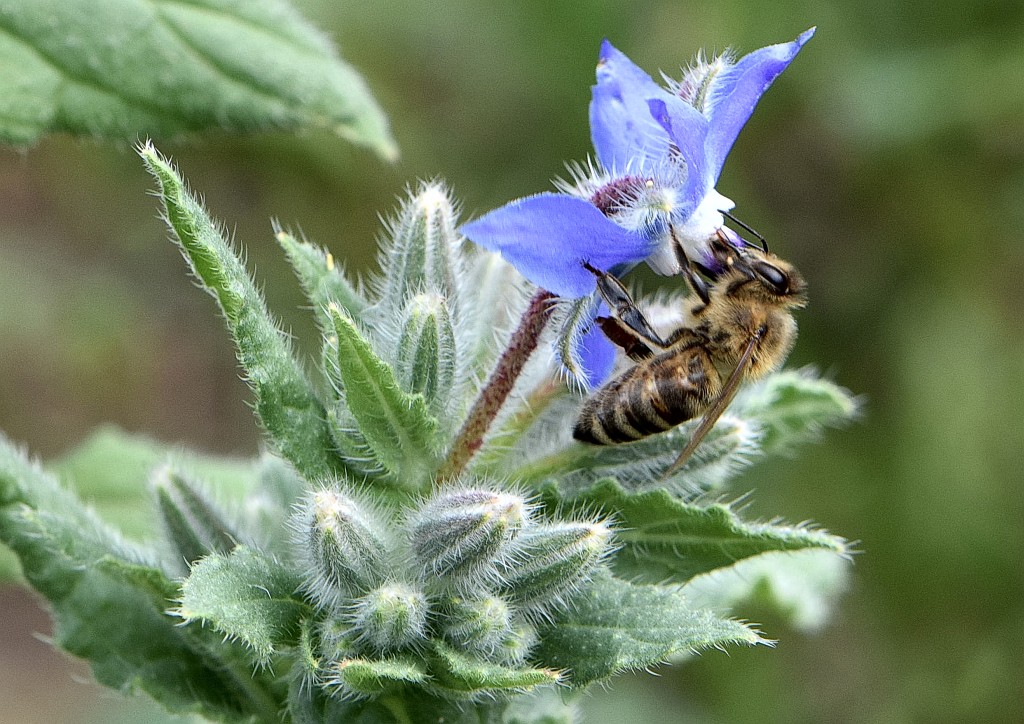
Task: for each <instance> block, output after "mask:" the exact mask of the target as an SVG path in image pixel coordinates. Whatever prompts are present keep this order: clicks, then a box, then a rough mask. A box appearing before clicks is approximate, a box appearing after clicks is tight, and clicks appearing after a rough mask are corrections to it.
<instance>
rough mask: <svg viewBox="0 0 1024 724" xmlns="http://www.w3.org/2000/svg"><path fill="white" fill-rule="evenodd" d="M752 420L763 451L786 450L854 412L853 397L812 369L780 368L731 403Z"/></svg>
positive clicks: (854, 414)
mask: <svg viewBox="0 0 1024 724" xmlns="http://www.w3.org/2000/svg"><path fill="white" fill-rule="evenodd" d="M733 404H734V406H735V408H736V409H739V410H741V411H742V412H741V414H742V415H743V417H745V418H748V419H751V420H753V421H754V422H755V423H756V424H757V426H758V428H759V430H760V432H761V435H760V438H761V447H762V448H763V449H764V450H765V451H766V452H772V453H775V452H782V453H785V452H788V451H790V450H791V449H792V448H794V447H796V446H797V445H799V444H800V443H803V442H807V441H809V440H814V439H815V438H817V437H818V436H820V434H821V430H822V429H823V428H825V427H835V426H837V425H841V424H842V423H844V422H847V421H849V420H851V419H853V418H855V417H856V416H857V412H858V408H859V406H858V403H857V400H856V398H854V397H853V396H851V395H850V393H849V392H848V391H847V390H845V389H843V388H842V387H840V386H839V385H837V384H835V383H834V382H831V381H829V380H825V379H822V378H820V377H818V376H817V375H816V373H815V372H814V371H813V370H807V369H805V370H783V371H781V372H777V373H775V374H773V375H769V376H768V377H766V378H765V379H764V380H762V381H761V382H759V383H757V384H753V385H749V386H747V387H746V388H744V389H743V390H742V391H741V393H740V395H739V396H738V397H737V399H736V401H735V402H734V403H733Z"/></svg>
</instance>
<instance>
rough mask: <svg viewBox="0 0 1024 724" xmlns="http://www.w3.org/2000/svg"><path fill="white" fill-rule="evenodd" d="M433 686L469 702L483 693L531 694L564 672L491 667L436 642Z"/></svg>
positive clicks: (558, 678)
mask: <svg viewBox="0 0 1024 724" xmlns="http://www.w3.org/2000/svg"><path fill="white" fill-rule="evenodd" d="M434 654H435V656H434V658H433V660H432V665H431V669H430V673H431V675H432V678H431V679H430V683H431V685H432V686H433V687H435V688H436V689H437V690H438V692H439V693H440V694H441V695H443V696H459V697H465V698H467V699H469V698H474V697H475V696H477V695H479V694H483V693H488V694H491V695H494V694H497V693H499V692H519V691H530V690H532V689H534V688H535V687H537V686H544V685H547V684H557V683H558V682H559V680H560V679H561V672H559V671H555V670H553V669H536V668H511V667H507V666H499V665H497V664H491V663H488V662H485V661H481V660H479V659H476V658H473V657H471V656H466V655H465V654H463V653H461V652H459V651H457V650H456V649H454V648H452V647H451V646H449V645H447V644H445V643H442V642H440V641H435V642H434Z"/></svg>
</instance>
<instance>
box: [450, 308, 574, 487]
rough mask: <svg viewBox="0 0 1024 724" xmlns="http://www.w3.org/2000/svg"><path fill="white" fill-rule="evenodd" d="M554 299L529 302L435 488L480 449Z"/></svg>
mask: <svg viewBox="0 0 1024 724" xmlns="http://www.w3.org/2000/svg"><path fill="white" fill-rule="evenodd" d="M554 296H555V295H554V294H552V293H551V292H549V291H546V290H544V289H539V290H537V293H536V294H534V295H533V298H531V299H530V306H529V307H527V309H526V313H525V314H523V317H522V319H520V320H519V326H518V327H517V328H516V331H515V332H513V333H512V339H510V340H509V343H508V347H506V348H505V351H504V352H502V354H501V358H500V359H499V360H498V364H497V366H495V368H494V371H493V372H492V373H491V376H490V378H489V379H488V380H487V384H486V385H484V388H483V390H481V391H480V396H479V397H477V398H476V402H474V403H473V408H472V409H471V410H470V411H469V415H467V416H466V422H465V424H463V426H462V429H461V430H460V431H459V434H458V436H457V437H456V438H455V442H454V444H453V445H452V447H451V452H449V453H448V460H447V461H445V464H444V466H443V467H442V468H441V470H440V471H439V472H438V474H437V483H438V484H441V483H444V482H445V481H447V480H451V479H452V478H454V477H456V476H457V475H458V474H459V473H461V472H462V470H463V469H464V468H465V467H466V464H467V463H469V461H470V460H471V459H472V458H473V456H474V455H475V454H476V451H477V450H479V449H480V446H481V445H483V442H484V436H485V435H486V434H487V431H488V430H489V429H490V427H491V423H492V422H494V418H495V417H496V416H497V414H498V411H499V410H501V406H502V405H504V404H505V400H506V399H507V398H508V395H509V393H510V392H512V388H513V387H514V386H515V384H516V380H517V379H519V374H520V373H521V372H522V371H523V367H524V366H525V365H526V361H527V360H528V359H530V355H531V354H533V351H534V350H535V349H537V343H538V342H539V341H540V333H541V332H542V331H543V330H544V325H545V324H547V321H548V319H549V318H550V317H551V304H550V302H551V300H552V299H553V298H554Z"/></svg>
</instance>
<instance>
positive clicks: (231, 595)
mask: <svg viewBox="0 0 1024 724" xmlns="http://www.w3.org/2000/svg"><path fill="white" fill-rule="evenodd" d="M300 583H301V579H300V578H299V576H297V575H296V574H295V573H294V572H293V571H291V570H290V569H288V568H286V567H284V566H282V565H281V564H279V563H277V562H276V561H274V560H272V559H270V558H267V557H266V556H264V555H262V554H260V553H258V552H257V551H254V550H251V549H249V548H243V547H238V548H236V549H235V550H234V551H233V552H232V553H231V554H230V555H227V556H225V555H210V556H207V557H206V558H204V559H202V560H201V561H199V563H197V564H196V565H195V566H194V567H193V568H192V574H191V575H190V576H189V577H188V578H187V579H185V583H184V585H183V586H182V598H181V606H180V607H179V609H178V611H177V613H178V614H179V615H180V616H181V617H182V618H184V619H185V620H186V621H202V622H205V623H207V624H209V625H210V626H212V627H213V628H214V629H216V630H217V631H220V632H221V633H223V634H225V635H226V636H229V637H231V638H234V639H237V640H239V641H241V642H243V643H244V644H246V645H247V646H248V647H249V648H251V649H252V651H253V653H254V654H255V655H256V658H257V660H258V661H259V662H261V663H266V662H267V661H268V660H269V659H270V657H271V656H272V655H273V654H274V652H275V651H276V650H277V649H278V647H280V646H282V645H294V644H295V643H297V641H298V636H299V628H300V622H301V620H302V617H303V616H306V615H309V613H310V611H309V607H308V606H307V605H306V604H305V603H304V602H303V601H301V600H299V599H297V598H295V596H294V592H295V591H296V590H297V589H298V588H299V585H300Z"/></svg>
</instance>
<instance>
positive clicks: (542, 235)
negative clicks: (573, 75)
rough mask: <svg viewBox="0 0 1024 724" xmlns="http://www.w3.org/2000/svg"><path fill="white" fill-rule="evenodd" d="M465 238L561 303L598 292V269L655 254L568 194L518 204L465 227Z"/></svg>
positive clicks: (637, 237)
mask: <svg viewBox="0 0 1024 724" xmlns="http://www.w3.org/2000/svg"><path fill="white" fill-rule="evenodd" d="M461 231H462V233H463V234H464V235H465V236H466V237H467V238H468V239H470V240H471V241H473V242H475V243H477V244H479V245H480V246H482V247H484V248H485V249H490V250H491V251H496V252H499V253H500V254H501V255H502V256H503V257H504V258H505V260H506V261H508V262H509V263H510V264H512V266H514V267H515V268H516V269H518V270H519V273H520V274H522V275H523V276H524V277H526V278H527V279H529V280H530V281H531V282H533V283H534V284H536V285H537V286H539V287H541V288H542V289H547V290H548V291H550V292H553V293H554V294H557V295H558V296H560V297H582V296H585V295H587V294H590V293H591V292H593V291H594V289H595V287H596V283H595V280H594V275H593V274H591V273H590V272H588V271H587V270H586V269H584V268H583V262H584V261H586V262H589V263H590V264H592V265H594V266H595V267H597V268H598V269H611V268H612V267H614V266H616V265H618V264H635V263H637V262H639V261H641V260H642V259H645V258H646V257H647V256H648V254H650V253H651V244H650V242H649V241H647V240H646V239H645V238H644V237H642V236H640V235H639V234H636V233H634V232H631V231H628V230H626V229H624V228H622V227H621V226H618V225H617V224H615V223H614V222H612V221H609V220H608V218H607V217H606V216H605V215H604V214H602V213H601V212H600V211H598V209H597V207H595V206H594V205H593V204H591V203H589V202H587V201H584V200H583V199H580V198H576V197H575V196H568V195H565V194H550V193H549V194H538V195H536V196H527V197H526V198H523V199H517V200H516V201H513V202H511V203H509V204H506V205H505V206H502V207H501V208H499V209H495V210H494V211H492V212H490V213H488V214H485V215H484V216H482V217H480V218H479V219H477V220H476V221H472V222H470V223H468V224H465V225H464V226H463V227H462V228H461Z"/></svg>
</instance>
